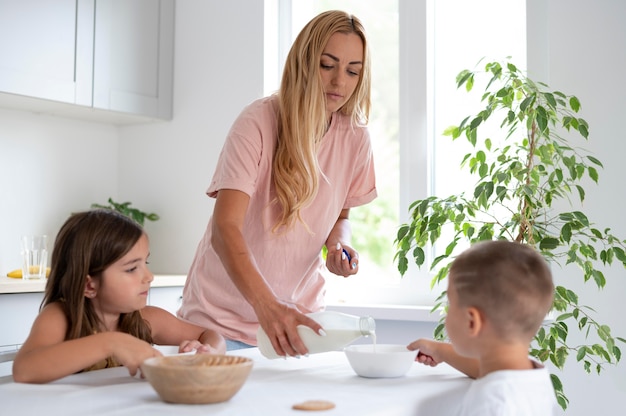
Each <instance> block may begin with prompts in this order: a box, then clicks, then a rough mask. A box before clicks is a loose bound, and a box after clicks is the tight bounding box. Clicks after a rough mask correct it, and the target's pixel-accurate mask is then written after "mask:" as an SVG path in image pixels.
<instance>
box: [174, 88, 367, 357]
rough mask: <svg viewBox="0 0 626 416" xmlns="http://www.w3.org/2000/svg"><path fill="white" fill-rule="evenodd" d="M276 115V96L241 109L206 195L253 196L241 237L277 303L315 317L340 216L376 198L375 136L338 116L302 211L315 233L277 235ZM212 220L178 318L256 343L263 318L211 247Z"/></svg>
mask: <svg viewBox="0 0 626 416" xmlns="http://www.w3.org/2000/svg"><path fill="white" fill-rule="evenodd" d="M277 110H278V101H277V98H276V97H275V96H270V97H266V98H263V99H260V100H257V101H255V102H253V103H252V104H250V105H249V106H247V107H246V108H245V109H244V110H243V111H242V113H241V114H240V115H239V117H238V118H237V120H236V121H235V123H234V124H233V126H232V128H231V130H230V132H229V134H228V136H227V138H226V142H225V144H224V147H223V149H222V152H221V154H220V157H219V160H218V163H217V167H216V169H215V173H214V176H213V180H212V181H211V185H210V187H209V189H208V190H207V195H209V196H210V197H213V198H214V197H216V196H217V193H218V191H219V190H220V189H236V190H240V191H242V192H245V193H246V194H248V195H249V196H250V202H249V206H248V211H247V214H246V217H245V220H244V224H243V234H244V238H245V240H246V242H247V244H248V247H249V249H250V250H251V252H252V253H253V255H254V259H255V261H256V263H257V266H258V268H259V270H260V271H261V273H262V275H263V276H264V278H265V280H266V282H267V283H268V285H269V286H270V287H271V288H272V290H273V291H274V293H275V294H276V296H277V297H278V298H280V299H281V300H283V301H285V302H289V303H293V304H297V305H298V307H299V309H300V310H301V311H304V312H314V311H319V310H321V309H323V307H324V299H323V297H324V277H323V275H322V273H321V272H322V270H323V269H322V268H325V264H324V263H323V261H322V257H321V249H322V247H323V245H324V243H325V241H326V239H327V237H328V234H329V233H330V231H331V229H332V228H333V226H334V225H335V223H336V221H337V219H338V217H339V214H340V212H341V210H342V209H344V208H352V207H356V206H359V205H364V204H366V203H368V202H370V201H372V200H373V199H374V198H376V185H375V175H374V160H373V155H372V149H371V144H370V138H369V133H368V131H367V129H366V128H364V127H358V126H352V125H351V123H350V119H349V118H348V117H346V116H344V115H341V114H339V113H334V114H333V117H332V122H331V125H330V128H329V129H328V132H327V133H326V134H325V135H324V137H323V138H322V141H321V144H320V147H319V153H318V161H319V165H320V168H321V171H322V175H320V186H319V191H318V194H317V196H316V197H315V199H314V201H313V203H312V204H311V205H310V206H308V207H306V208H304V209H303V210H302V212H301V215H302V218H303V220H304V221H305V222H306V224H308V226H309V228H310V230H311V231H312V233H310V232H309V231H307V229H306V228H305V227H304V226H303V225H302V224H301V223H299V222H296V225H295V226H294V227H293V228H291V229H289V230H288V231H287V232H283V233H274V232H272V227H273V226H274V224H275V222H276V218H277V215H278V214H277V213H278V210H277V207H276V204H270V203H271V202H272V200H273V197H274V191H273V185H272V182H271V170H272V154H273V151H274V148H275V143H276V137H277V117H276V115H277ZM212 220H213V219H212V218H211V220H209V224H208V226H207V228H206V231H205V233H204V236H203V238H202V240H201V241H200V243H199V245H198V248H197V251H196V254H195V258H194V260H193V263H192V265H191V268H190V270H189V274H188V276H187V281H186V284H185V288H184V290H183V302H182V307H181V308H180V310H179V311H178V315H179V316H180V317H181V318H183V319H186V320H189V321H191V322H194V323H196V324H198V325H202V326H205V327H207V328H210V329H213V330H215V331H217V332H219V333H221V334H222V335H224V337H226V338H227V339H232V340H237V341H242V342H245V343H247V344H251V345H256V330H257V328H258V320H257V318H256V315H255V313H254V310H253V309H252V307H251V306H250V305H249V304H248V303H247V302H246V301H245V299H244V298H243V296H242V295H241V293H240V292H239V291H238V290H237V288H236V287H235V285H234V284H233V283H232V281H231V279H230V277H229V276H228V274H227V273H226V271H225V269H224V267H223V265H222V263H221V261H220V259H219V257H218V256H217V254H216V253H215V250H214V249H213V247H212V246H211V225H212V224H211V223H212Z"/></svg>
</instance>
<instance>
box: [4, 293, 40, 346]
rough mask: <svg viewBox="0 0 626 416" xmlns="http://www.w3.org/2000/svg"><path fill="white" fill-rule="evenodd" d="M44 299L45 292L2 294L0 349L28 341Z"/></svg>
mask: <svg viewBox="0 0 626 416" xmlns="http://www.w3.org/2000/svg"><path fill="white" fill-rule="evenodd" d="M42 300H43V292H34V293H9V294H1V295H0V317H1V318H0V351H3V350H12V349H14V348H15V347H17V346H19V345H21V344H23V343H24V341H26V338H27V337H28V334H29V333H30V328H31V326H32V325H33V322H34V321H35V318H36V317H37V315H38V314H39V306H40V305H41V301H42Z"/></svg>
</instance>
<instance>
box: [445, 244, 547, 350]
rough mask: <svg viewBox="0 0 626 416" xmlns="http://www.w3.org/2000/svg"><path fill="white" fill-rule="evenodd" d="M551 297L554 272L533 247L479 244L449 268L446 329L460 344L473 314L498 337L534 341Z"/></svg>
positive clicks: (516, 340)
mask: <svg viewBox="0 0 626 416" xmlns="http://www.w3.org/2000/svg"><path fill="white" fill-rule="evenodd" d="M553 298H554V284H553V282H552V274H551V272H550V269H549V267H548V264H547V263H546V261H545V260H544V258H543V257H542V256H541V255H540V254H539V253H538V252H537V251H536V250H535V249H533V248H532V247H530V246H528V245H525V244H520V243H515V242H511V241H504V240H498V241H485V242H480V243H477V244H474V245H473V246H472V247H470V248H469V249H468V250H466V251H465V252H463V253H462V254H461V255H459V256H458V257H457V258H456V259H455V260H454V262H453V263H452V265H451V267H450V273H449V276H448V300H449V309H448V315H447V317H446V329H447V331H448V335H449V336H450V339H451V340H452V342H453V343H456V341H455V339H454V338H455V336H456V335H457V334H456V333H460V332H459V331H458V327H459V326H460V325H466V322H467V321H465V320H466V319H467V318H468V315H472V314H475V315H477V316H478V318H479V319H480V320H481V323H484V324H486V325H488V326H489V328H490V329H491V330H492V331H493V333H494V335H495V336H496V337H497V338H498V339H500V340H502V341H504V342H524V343H526V342H527V343H530V341H531V340H532V338H533V337H534V336H535V334H536V333H537V330H538V329H539V327H540V326H541V323H542V322H543V319H544V318H545V316H546V314H547V313H548V312H549V311H550V309H551V307H552V302H553ZM470 325H471V322H470Z"/></svg>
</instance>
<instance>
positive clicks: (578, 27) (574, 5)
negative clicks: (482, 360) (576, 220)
mask: <svg viewBox="0 0 626 416" xmlns="http://www.w3.org/2000/svg"><path fill="white" fill-rule="evenodd" d="M528 3H529V6H530V10H532V14H530V15H529V20H530V24H529V31H531V30H535V31H537V32H536V35H535V36H533V35H532V34H531V36H530V44H529V48H528V50H529V54H530V57H529V66H531V67H533V68H534V69H536V74H535V75H537V76H539V75H538V74H543V75H545V76H544V77H542V80H543V81H545V82H546V83H548V84H549V85H550V86H551V87H552V89H556V90H561V91H563V92H565V93H568V94H574V95H576V96H577V97H578V98H579V99H580V101H581V103H582V110H581V112H580V117H582V118H584V119H585V120H587V122H588V123H589V126H590V136H589V137H590V138H589V141H588V142H584V141H582V142H581V143H580V146H581V147H584V148H585V149H588V150H590V151H592V153H593V154H594V156H596V157H597V158H598V159H600V160H601V161H602V162H603V164H604V169H602V170H601V171H600V180H599V185H595V184H594V183H593V182H591V183H589V184H588V185H586V190H587V196H586V200H585V202H584V204H583V206H582V209H583V211H584V212H585V213H587V214H588V216H589V218H590V221H592V222H594V223H595V224H596V226H597V228H599V229H604V228H606V227H610V228H611V230H612V232H613V233H614V234H616V235H617V236H619V237H621V238H622V239H624V238H625V237H626V222H624V221H623V213H622V210H621V209H620V206H621V205H622V204H623V203H624V200H625V193H624V187H623V178H624V173H623V167H624V162H623V156H622V155H624V154H625V153H626V140H625V138H624V129H623V128H622V127H621V123H620V122H621V120H623V118H624V110H626V86H625V85H624V82H623V80H622V79H623V71H624V68H625V67H626V52H625V50H626V49H625V48H626V26H625V25H624V24H623V20H624V18H626V2H623V1H621V0H601V1H594V2H591V1H587V0H573V1H571V0H552V1H548V2H546V1H545V0H529V1H528ZM543 13H545V14H543ZM603 270H604V273H605V277H606V280H607V285H606V287H605V288H604V290H598V289H596V288H595V285H594V284H593V282H589V283H587V284H583V283H582V277H581V274H580V272H579V271H578V270H577V269H576V268H574V267H568V268H565V269H556V270H554V273H555V276H556V280H557V283H558V284H563V285H566V286H567V287H569V288H571V289H573V290H574V291H575V292H576V293H578V294H579V296H580V303H581V304H585V305H593V306H594V308H595V310H596V311H597V314H595V315H594V317H595V318H596V319H597V320H599V321H600V322H602V323H605V324H608V325H609V326H610V327H611V328H612V330H613V335H619V336H622V337H624V336H625V335H626V321H625V320H624V319H623V314H624V309H623V305H624V301H623V299H624V295H625V294H626V272H625V271H624V268H623V267H621V266H614V267H612V268H606V269H603ZM570 333H572V335H571V337H570V339H569V342H570V343H571V344H575V343H576V342H577V341H581V342H582V341H583V339H582V338H583V337H582V336H581V335H580V334H578V333H577V332H576V329H575V328H570ZM618 346H619V347H620V349H621V350H622V351H623V352H626V344H623V343H620V344H619V345H618ZM569 361H570V362H568V364H567V367H566V369H565V372H564V373H563V374H562V375H560V377H561V379H562V380H563V383H564V388H565V394H566V395H567V396H568V397H569V399H570V409H569V410H568V412H567V414H568V415H589V414H594V413H595V414H609V413H611V412H613V413H614V412H615V410H614V409H618V408H621V400H620V397H625V394H626V362H621V363H620V364H618V366H617V367H613V366H611V367H607V368H606V369H605V370H604V371H603V372H602V375H601V376H599V377H598V376H597V375H595V374H591V375H587V374H586V373H585V372H584V370H582V366H581V365H580V363H577V362H576V359H575V357H570V358H569ZM618 413H620V412H618Z"/></svg>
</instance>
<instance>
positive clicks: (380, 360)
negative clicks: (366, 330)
mask: <svg viewBox="0 0 626 416" xmlns="http://www.w3.org/2000/svg"><path fill="white" fill-rule="evenodd" d="M344 352H345V354H346V357H347V358H348V362H349V363H350V366H351V367H352V369H353V370H354V372H355V373H357V374H358V375H359V376H361V377H369V378H388V377H402V376H403V375H405V374H406V373H407V372H408V371H409V369H410V368H411V365H413V362H414V361H415V357H417V351H409V350H408V349H407V348H406V345H397V344H377V345H374V344H359V345H349V346H347V347H346V348H345V349H344Z"/></svg>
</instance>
